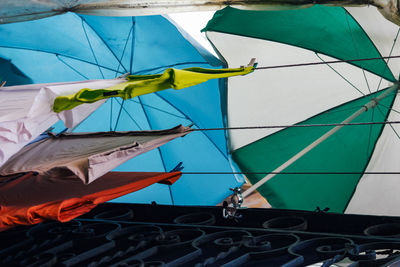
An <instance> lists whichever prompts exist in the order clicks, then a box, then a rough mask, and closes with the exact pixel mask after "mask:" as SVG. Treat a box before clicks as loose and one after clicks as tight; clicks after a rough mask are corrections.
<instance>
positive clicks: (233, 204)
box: [222, 187, 243, 220]
mask: <svg viewBox="0 0 400 267" xmlns="http://www.w3.org/2000/svg"><path fill="white" fill-rule="evenodd" d="M230 190H231V191H233V194H232V196H231V199H230V204H228V202H227V201H224V203H223V205H222V206H223V209H222V216H223V217H224V218H225V219H235V220H237V219H240V218H242V215H241V214H238V213H237V211H238V210H239V209H240V208H241V206H242V204H243V196H242V189H240V188H239V187H235V188H231V189H230Z"/></svg>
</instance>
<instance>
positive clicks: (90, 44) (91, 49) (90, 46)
mask: <svg viewBox="0 0 400 267" xmlns="http://www.w3.org/2000/svg"><path fill="white" fill-rule="evenodd" d="M83 22H84V21H83V19H82V18H81V25H82V28H83V32H84V33H85V37H86V41H87V42H88V44H89V48H90V51H92V55H93V57H94V60H95V61H96V64H97V68H98V69H99V71H100V74H101V77H103V79H104V74H103V71H102V70H101V68H100V67H99V62H98V61H97V57H96V54H95V53H94V51H93V47H92V43H91V42H90V40H89V36H88V35H87V32H86V28H85V25H84V23H83Z"/></svg>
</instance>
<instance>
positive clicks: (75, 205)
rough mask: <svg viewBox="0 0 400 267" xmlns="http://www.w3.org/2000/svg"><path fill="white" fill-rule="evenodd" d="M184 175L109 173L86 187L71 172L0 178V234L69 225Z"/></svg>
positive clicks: (178, 173) (171, 182)
mask: <svg viewBox="0 0 400 267" xmlns="http://www.w3.org/2000/svg"><path fill="white" fill-rule="evenodd" d="M181 174H182V173H181V172H170V173H162V172H109V173H107V174H105V175H104V176H102V177H100V178H99V179H97V180H96V181H94V182H93V183H91V184H89V185H85V184H83V183H82V181H81V180H80V178H79V177H77V176H76V175H74V174H72V173H71V172H69V171H64V172H63V173H62V174H61V175H60V172H56V173H52V172H50V173H47V174H45V175H35V174H34V173H32V172H29V173H26V174H24V175H22V176H21V175H14V176H7V177H6V176H2V177H1V176H0V231H2V230H5V229H7V228H9V227H12V226H16V225H29V224H37V223H40V222H43V221H45V220H58V221H60V222H67V221H70V220H72V219H74V218H76V217H78V216H80V215H82V214H84V213H86V212H89V211H90V210H91V209H93V208H94V207H96V206H97V205H98V204H100V203H103V202H106V201H109V200H112V199H115V198H117V197H120V196H123V195H126V194H128V193H131V192H135V191H138V190H140V189H142V188H145V187H147V186H149V185H152V184H154V183H164V184H165V183H166V184H173V183H174V182H176V181H177V180H178V179H179V178H180V176H181ZM33 189H34V190H33Z"/></svg>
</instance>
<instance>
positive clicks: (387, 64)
mask: <svg viewBox="0 0 400 267" xmlns="http://www.w3.org/2000/svg"><path fill="white" fill-rule="evenodd" d="M399 33H400V28H399V29H398V30H397V34H396V36H395V37H394V40H393V44H392V47H391V49H390V52H389V58H388V60H387V62H386V66H387V67H389V61H390V59H391V56H392V53H393V50H394V46H395V45H396V42H397V38H398V37H399ZM385 69H386V67H385V68H384V69H383V71H382V75H383V74H384V73H385ZM382 75H381V79H380V80H379V83H378V87H377V88H376V92H378V90H379V87H380V86H381V83H382V80H383V78H382Z"/></svg>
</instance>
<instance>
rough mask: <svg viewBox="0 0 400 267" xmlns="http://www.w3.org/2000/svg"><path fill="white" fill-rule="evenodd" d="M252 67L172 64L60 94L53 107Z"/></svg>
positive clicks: (62, 107)
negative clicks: (155, 71)
mask: <svg viewBox="0 0 400 267" xmlns="http://www.w3.org/2000/svg"><path fill="white" fill-rule="evenodd" d="M253 70H254V67H253V66H249V67H241V68H234V69H204V68H198V67H195V68H187V69H183V70H179V69H173V68H170V69H166V70H165V71H164V73H163V74H152V75H129V76H127V79H128V81H127V82H124V83H120V84H117V85H114V86H111V87H109V88H105V89H89V88H84V89H81V90H79V91H78V92H77V93H74V94H70V95H65V96H58V97H57V98H56V99H55V100H54V106H53V111H54V112H61V111H64V110H70V109H73V108H75V107H77V106H78V105H81V104H83V103H94V102H96V101H99V100H102V99H106V98H110V97H121V98H123V99H124V100H126V99H129V98H133V97H135V96H140V95H144V94H150V93H154V92H159V91H162V90H165V89H168V88H173V89H183V88H186V87H190V86H193V85H196V84H199V83H203V82H206V81H208V80H210V79H218V78H227V77H232V76H238V75H246V74H248V73H250V72H253Z"/></svg>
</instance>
